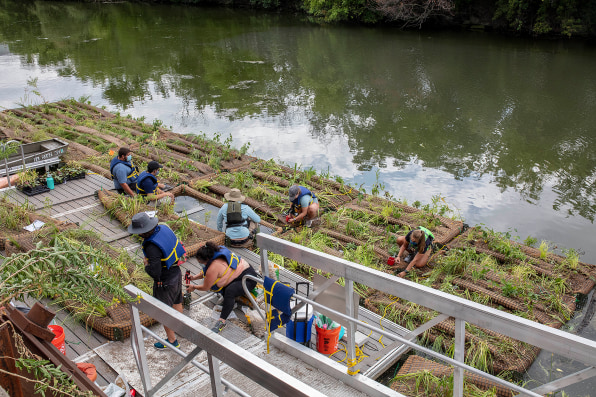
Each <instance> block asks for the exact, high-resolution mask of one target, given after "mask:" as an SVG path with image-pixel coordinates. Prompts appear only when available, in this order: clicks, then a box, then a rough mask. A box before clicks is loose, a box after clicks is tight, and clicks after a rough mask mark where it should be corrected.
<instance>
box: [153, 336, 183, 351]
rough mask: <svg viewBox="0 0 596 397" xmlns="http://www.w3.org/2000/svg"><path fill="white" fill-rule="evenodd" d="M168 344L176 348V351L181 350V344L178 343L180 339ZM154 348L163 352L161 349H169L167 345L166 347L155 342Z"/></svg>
mask: <svg viewBox="0 0 596 397" xmlns="http://www.w3.org/2000/svg"><path fill="white" fill-rule="evenodd" d="M168 344H169V345H172V346H174V347H175V348H176V349H180V343H178V339H176V340H175V341H174V342H170V341H168ZM153 346H154V347H155V348H156V349H160V350H161V349H165V348H166V347H168V346H167V345H164V344H163V343H161V342H155V343H154V344H153Z"/></svg>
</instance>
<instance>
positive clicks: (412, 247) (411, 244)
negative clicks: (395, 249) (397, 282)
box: [395, 226, 435, 278]
mask: <svg viewBox="0 0 596 397" xmlns="http://www.w3.org/2000/svg"><path fill="white" fill-rule="evenodd" d="M434 238H435V236H434V235H433V234H432V232H431V231H430V230H428V229H427V228H425V227H423V226H419V227H418V228H417V229H414V230H410V232H409V233H408V234H406V236H405V237H404V236H399V237H398V238H397V245H399V253H398V254H397V257H396V258H395V266H399V265H400V264H401V263H402V258H403V262H404V264H405V267H403V268H398V269H396V273H397V276H398V277H402V278H403V277H405V276H406V275H407V274H408V272H409V271H410V270H411V269H413V268H420V267H424V265H426V263H427V262H428V259H429V258H430V253H431V251H432V249H431V248H432V243H433V240H434ZM405 252H407V253H408V255H407V256H406V257H405V258H404V253H405Z"/></svg>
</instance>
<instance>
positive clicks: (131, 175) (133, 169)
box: [110, 157, 139, 183]
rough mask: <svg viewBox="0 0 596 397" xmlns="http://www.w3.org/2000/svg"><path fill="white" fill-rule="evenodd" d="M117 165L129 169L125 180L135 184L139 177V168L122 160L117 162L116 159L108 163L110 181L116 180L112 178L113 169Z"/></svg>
mask: <svg viewBox="0 0 596 397" xmlns="http://www.w3.org/2000/svg"><path fill="white" fill-rule="evenodd" d="M117 164H124V165H125V166H127V167H128V168H130V173H129V174H128V175H127V176H126V179H127V180H129V179H130V183H134V182H136V180H137V178H138V176H139V167H136V166H135V165H133V164H132V161H131V162H128V161H124V160H119V159H118V157H114V158H113V159H112V161H110V174H112V179H116V178H114V167H115V166H116V165H117Z"/></svg>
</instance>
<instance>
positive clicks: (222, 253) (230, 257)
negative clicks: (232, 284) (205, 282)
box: [203, 245, 240, 292]
mask: <svg viewBox="0 0 596 397" xmlns="http://www.w3.org/2000/svg"><path fill="white" fill-rule="evenodd" d="M221 257H223V260H224V261H226V263H227V264H228V268H227V269H226V271H225V272H224V273H223V274H222V275H221V277H219V278H218V279H217V280H215V282H214V283H213V285H212V286H211V289H212V290H213V291H215V292H218V291H220V290H221V289H222V288H223V287H218V286H217V282H218V281H219V280H221V279H222V277H223V276H225V275H226V273H227V272H228V270H230V269H232V270H236V268H238V265H239V264H240V257H239V256H238V255H236V254H235V253H233V252H232V251H230V250H229V249H227V248H226V247H224V246H223V245H220V246H219V250H218V251H216V252H215V253H214V254H213V257H212V258H211V259H210V260H209V261H208V262H207V263H205V266H204V267H203V274H207V269H209V266H210V265H211V263H213V261H214V260H216V259H217V258H221Z"/></svg>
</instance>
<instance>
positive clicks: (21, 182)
mask: <svg viewBox="0 0 596 397" xmlns="http://www.w3.org/2000/svg"><path fill="white" fill-rule="evenodd" d="M18 175H19V179H18V181H17V189H19V190H20V191H22V192H23V193H25V194H26V195H27V196H34V195H36V194H40V193H44V192H49V191H50V189H48V187H47V186H45V184H42V182H40V181H39V175H38V173H37V171H36V170H33V169H24V170H23V171H21V172H19V174H18Z"/></svg>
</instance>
